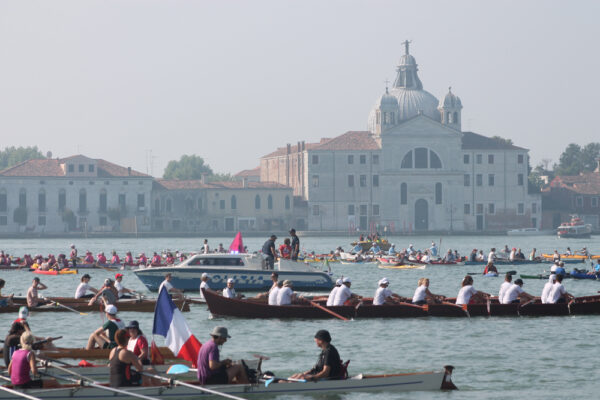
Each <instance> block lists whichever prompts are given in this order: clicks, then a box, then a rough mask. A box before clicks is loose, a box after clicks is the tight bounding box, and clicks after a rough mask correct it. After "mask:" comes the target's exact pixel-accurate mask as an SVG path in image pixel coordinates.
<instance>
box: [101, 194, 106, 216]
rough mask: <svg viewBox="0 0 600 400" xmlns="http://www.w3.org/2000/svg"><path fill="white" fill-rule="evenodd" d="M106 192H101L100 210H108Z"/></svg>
mask: <svg viewBox="0 0 600 400" xmlns="http://www.w3.org/2000/svg"><path fill="white" fill-rule="evenodd" d="M106 203H107V201H106V193H100V212H106V207H107V204H106Z"/></svg>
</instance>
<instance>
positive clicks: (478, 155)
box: [475, 154, 483, 164]
mask: <svg viewBox="0 0 600 400" xmlns="http://www.w3.org/2000/svg"><path fill="white" fill-rule="evenodd" d="M475 157H476V160H477V164H481V163H482V160H483V156H482V155H481V154H477V155H476V156H475Z"/></svg>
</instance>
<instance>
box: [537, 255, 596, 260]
mask: <svg viewBox="0 0 600 400" xmlns="http://www.w3.org/2000/svg"><path fill="white" fill-rule="evenodd" d="M542 257H544V258H548V259H551V260H552V259H554V254H542ZM560 258H561V259H564V260H587V259H588V258H591V259H592V260H598V259H600V255H595V256H593V255H590V256H584V255H581V254H571V255H570V256H568V255H566V254H561V255H560Z"/></svg>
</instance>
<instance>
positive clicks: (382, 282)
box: [379, 278, 390, 285]
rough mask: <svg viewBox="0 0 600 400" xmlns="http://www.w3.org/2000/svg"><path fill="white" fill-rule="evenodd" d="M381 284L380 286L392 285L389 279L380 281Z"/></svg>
mask: <svg viewBox="0 0 600 400" xmlns="http://www.w3.org/2000/svg"><path fill="white" fill-rule="evenodd" d="M379 284H380V285H389V284H390V281H388V278H382V279H381V280H380V281H379Z"/></svg>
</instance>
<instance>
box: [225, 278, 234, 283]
mask: <svg viewBox="0 0 600 400" xmlns="http://www.w3.org/2000/svg"><path fill="white" fill-rule="evenodd" d="M227 283H235V281H234V280H233V278H229V279H227Z"/></svg>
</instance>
